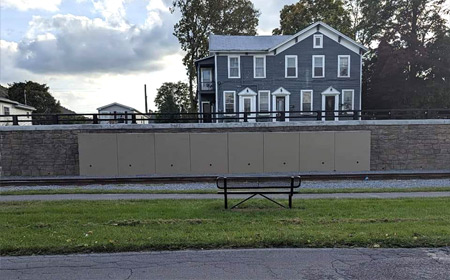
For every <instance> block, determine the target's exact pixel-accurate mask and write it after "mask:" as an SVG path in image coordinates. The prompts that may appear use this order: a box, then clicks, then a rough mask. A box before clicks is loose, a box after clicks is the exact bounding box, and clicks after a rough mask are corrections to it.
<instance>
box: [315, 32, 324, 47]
mask: <svg viewBox="0 0 450 280" xmlns="http://www.w3.org/2000/svg"><path fill="white" fill-rule="evenodd" d="M313 47H314V48H315V49H322V48H323V35H322V34H316V35H314V43H313Z"/></svg>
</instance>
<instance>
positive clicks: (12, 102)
mask: <svg viewBox="0 0 450 280" xmlns="http://www.w3.org/2000/svg"><path fill="white" fill-rule="evenodd" d="M0 102H3V103H8V104H11V105H13V106H14V107H16V108H18V109H23V110H28V111H36V108H34V107H32V106H28V105H25V104H22V103H19V102H17V101H14V100H11V99H8V98H5V97H0Z"/></svg>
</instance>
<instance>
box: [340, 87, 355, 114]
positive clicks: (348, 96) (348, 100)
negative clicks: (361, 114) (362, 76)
mask: <svg viewBox="0 0 450 280" xmlns="http://www.w3.org/2000/svg"><path fill="white" fill-rule="evenodd" d="M343 94H344V101H343V104H342V109H343V110H352V107H353V104H352V103H353V100H352V95H353V92H351V91H344V92H343Z"/></svg>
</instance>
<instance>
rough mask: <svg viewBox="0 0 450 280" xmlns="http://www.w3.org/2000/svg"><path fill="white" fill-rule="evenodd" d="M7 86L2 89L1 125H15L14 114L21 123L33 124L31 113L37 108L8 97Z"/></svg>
mask: <svg viewBox="0 0 450 280" xmlns="http://www.w3.org/2000/svg"><path fill="white" fill-rule="evenodd" d="M5 90H6V88H4V87H1V90H0V126H10V125H13V119H12V117H11V116H12V115H20V116H19V117H18V120H19V125H31V124H32V123H31V113H32V112H33V111H35V110H36V109H35V108H34V107H31V106H28V105H25V104H21V103H19V102H17V101H14V100H10V99H8V98H6V92H5Z"/></svg>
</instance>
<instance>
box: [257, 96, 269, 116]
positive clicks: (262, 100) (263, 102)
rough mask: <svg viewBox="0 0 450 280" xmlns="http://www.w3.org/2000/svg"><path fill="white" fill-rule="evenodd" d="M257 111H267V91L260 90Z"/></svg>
mask: <svg viewBox="0 0 450 280" xmlns="http://www.w3.org/2000/svg"><path fill="white" fill-rule="evenodd" d="M259 111H260V112H269V92H261V93H260V94H259Z"/></svg>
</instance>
